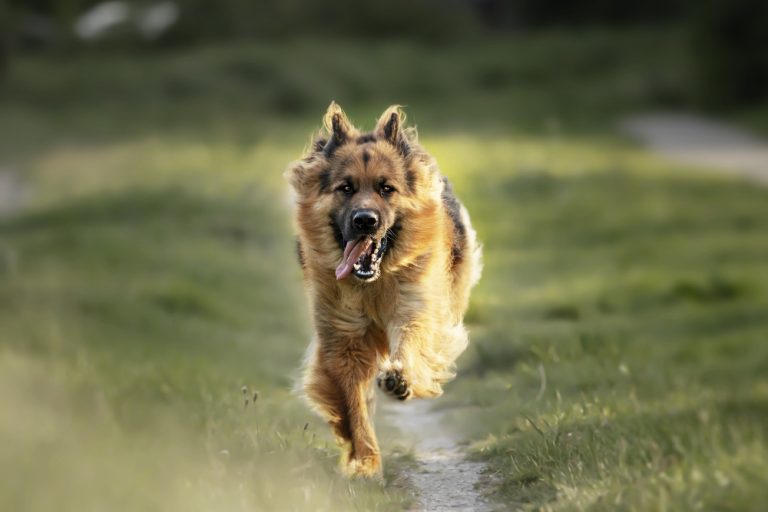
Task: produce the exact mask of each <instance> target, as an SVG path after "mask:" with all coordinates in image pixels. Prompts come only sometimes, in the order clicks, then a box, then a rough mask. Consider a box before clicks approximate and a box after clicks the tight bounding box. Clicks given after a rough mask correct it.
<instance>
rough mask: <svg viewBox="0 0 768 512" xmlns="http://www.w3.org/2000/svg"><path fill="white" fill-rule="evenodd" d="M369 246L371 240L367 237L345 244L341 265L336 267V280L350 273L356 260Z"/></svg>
mask: <svg viewBox="0 0 768 512" xmlns="http://www.w3.org/2000/svg"><path fill="white" fill-rule="evenodd" d="M370 246H371V239H370V238H368V237H365V238H362V239H360V240H357V241H355V242H347V245H346V247H344V256H342V258H341V263H339V266H338V267H336V279H338V280H341V279H344V278H345V277H347V276H348V275H349V274H351V273H352V266H353V265H354V264H355V262H356V261H357V259H358V258H359V257H360V255H361V254H363V252H364V251H367V250H368V247H370Z"/></svg>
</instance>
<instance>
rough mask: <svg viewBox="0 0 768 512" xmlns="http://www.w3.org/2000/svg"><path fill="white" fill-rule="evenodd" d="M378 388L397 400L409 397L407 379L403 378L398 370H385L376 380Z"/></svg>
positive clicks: (409, 391)
mask: <svg viewBox="0 0 768 512" xmlns="http://www.w3.org/2000/svg"><path fill="white" fill-rule="evenodd" d="M376 382H377V384H378V386H379V388H380V389H381V390H382V391H383V392H385V393H387V394H388V395H392V396H393V397H394V398H397V399H398V400H406V399H408V398H409V397H410V394H411V390H410V389H409V387H408V381H406V380H405V378H404V377H403V374H402V372H401V371H400V370H397V369H391V370H387V371H386V372H385V373H384V374H383V375H381V376H380V377H379V378H378V379H377V380H376Z"/></svg>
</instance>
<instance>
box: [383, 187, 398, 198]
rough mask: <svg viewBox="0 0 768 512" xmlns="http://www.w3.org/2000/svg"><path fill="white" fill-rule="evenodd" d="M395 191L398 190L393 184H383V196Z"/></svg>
mask: <svg viewBox="0 0 768 512" xmlns="http://www.w3.org/2000/svg"><path fill="white" fill-rule="evenodd" d="M395 192H397V190H395V187H393V186H392V185H382V186H381V195H383V196H388V195H390V194H393V193H395Z"/></svg>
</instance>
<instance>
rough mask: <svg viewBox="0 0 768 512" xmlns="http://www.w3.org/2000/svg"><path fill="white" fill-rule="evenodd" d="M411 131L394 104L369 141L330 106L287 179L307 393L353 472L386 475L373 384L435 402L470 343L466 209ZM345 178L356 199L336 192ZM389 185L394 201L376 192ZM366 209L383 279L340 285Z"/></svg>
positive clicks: (471, 238) (475, 262)
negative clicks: (382, 249)
mask: <svg viewBox="0 0 768 512" xmlns="http://www.w3.org/2000/svg"><path fill="white" fill-rule="evenodd" d="M404 122H405V116H404V115H403V113H402V110H401V108H400V107H399V106H396V105H395V106H392V107H390V108H388V109H387V110H386V111H385V112H384V113H383V114H382V115H381V117H380V119H379V121H378V123H377V125H376V128H375V129H374V131H373V132H371V133H367V134H363V133H361V132H360V131H359V130H358V129H357V128H355V127H354V126H353V125H352V124H351V123H350V122H349V119H348V118H347V116H346V115H345V114H344V112H343V111H342V109H341V108H340V107H339V106H338V105H337V104H336V103H331V105H330V107H329V108H328V111H327V113H326V115H325V117H324V127H325V130H324V131H323V132H321V133H318V134H317V135H316V136H315V137H314V139H313V141H312V143H311V144H310V146H309V147H308V149H307V150H306V154H305V155H304V157H303V158H302V159H301V160H299V161H296V162H293V163H292V164H291V165H290V166H289V168H288V170H287V171H286V177H287V179H288V181H289V182H290V183H291V185H292V187H293V189H294V190H295V192H296V203H297V205H296V206H297V207H296V225H297V228H298V247H299V256H300V261H301V264H302V269H303V272H304V282H305V286H306V289H307V295H308V299H309V303H310V307H311V311H312V316H313V320H314V327H315V337H314V339H313V342H312V343H311V345H310V347H309V348H308V351H307V357H306V361H305V365H304V370H303V378H302V388H303V391H304V394H305V396H306V397H307V399H308V401H309V403H310V405H311V407H312V408H313V409H314V410H315V411H316V412H317V413H318V414H319V415H320V416H321V417H323V418H324V419H325V420H326V421H327V422H328V423H329V424H330V426H331V429H332V431H333V433H334V435H335V436H336V437H337V439H338V440H339V441H340V443H341V444H342V445H343V450H344V455H343V457H342V464H343V467H344V470H345V471H346V472H347V473H348V474H350V475H361V476H372V475H375V474H377V473H378V472H380V468H381V461H380V455H379V448H378V444H377V440H376V435H375V432H374V429H373V424H372V421H371V417H372V407H373V388H372V386H373V383H374V381H375V382H378V384H379V387H380V388H381V389H382V390H383V391H384V392H385V394H389V395H391V396H393V397H395V398H398V399H401V400H403V399H413V398H430V397H436V396H439V395H441V394H442V392H443V388H442V386H443V384H444V383H445V382H447V381H449V380H450V379H452V378H453V377H454V376H455V361H456V358H457V357H458V356H459V355H460V354H461V353H462V352H463V351H464V349H465V348H466V347H467V343H468V337H467V331H466V329H465V328H464V326H463V323H462V319H463V315H464V313H465V311H466V309H467V305H468V302H469V293H470V290H471V288H472V286H474V284H475V283H476V282H477V280H478V279H479V277H480V271H481V261H480V260H481V250H480V246H479V244H478V242H477V238H476V235H475V231H474V230H473V229H472V226H471V224H470V219H469V215H468V213H467V211H466V209H465V208H464V207H463V206H462V205H461V204H460V203H459V202H458V200H457V199H456V198H455V196H453V193H452V191H451V190H450V185H449V184H448V182H447V180H446V179H445V178H444V177H443V176H441V174H440V172H439V169H438V167H437V164H436V162H435V160H434V158H433V157H432V156H431V155H429V153H427V152H426V150H424V148H423V147H422V146H421V145H420V144H419V142H418V137H417V134H416V130H415V129H413V128H406V127H405V126H404ZM344 179H347V180H354V181H355V183H359V187H358V188H359V190H357V192H355V193H354V194H353V195H347V194H344V193H340V192H339V191H338V190H339V189H338V183H339V180H344ZM384 180H386V182H387V183H388V184H392V186H393V187H394V188H395V189H396V192H395V193H393V194H385V193H384V192H382V191H381V190H379V189H378V188H377V187H378V186H379V185H377V183H380V182H382V181H384ZM363 206H364V207H367V208H373V209H375V210H376V211H377V212H380V214H381V217H382V223H386V224H387V227H388V228H389V230H388V231H387V237H388V240H389V241H390V244H389V248H388V249H387V251H386V253H385V254H384V257H383V259H382V262H381V272H380V276H379V277H378V279H376V280H375V281H373V282H360V281H358V280H357V279H356V278H354V277H351V276H350V277H349V278H347V279H342V280H337V279H336V276H335V274H334V269H335V268H336V267H337V265H338V264H339V262H340V261H341V259H342V250H343V243H340V242H342V240H340V237H341V234H340V233H341V231H342V227H343V226H344V225H345V224H343V223H344V220H343V219H345V218H346V217H345V215H348V213H349V211H351V209H354V208H356V207H363ZM390 384H391V385H390ZM392 388H395V389H392Z"/></svg>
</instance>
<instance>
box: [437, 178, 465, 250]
mask: <svg viewBox="0 0 768 512" xmlns="http://www.w3.org/2000/svg"><path fill="white" fill-rule="evenodd" d="M442 199H443V204H444V205H445V209H446V211H447V212H448V215H449V216H450V217H451V221H452V222H453V244H452V245H451V258H452V259H453V262H454V264H456V263H458V262H460V261H462V260H463V259H464V247H465V245H466V238H467V227H466V226H465V225H464V222H463V221H462V220H461V203H460V202H459V200H458V199H457V198H456V195H455V194H454V193H453V187H451V183H450V182H449V181H448V178H446V177H443V195H442Z"/></svg>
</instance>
